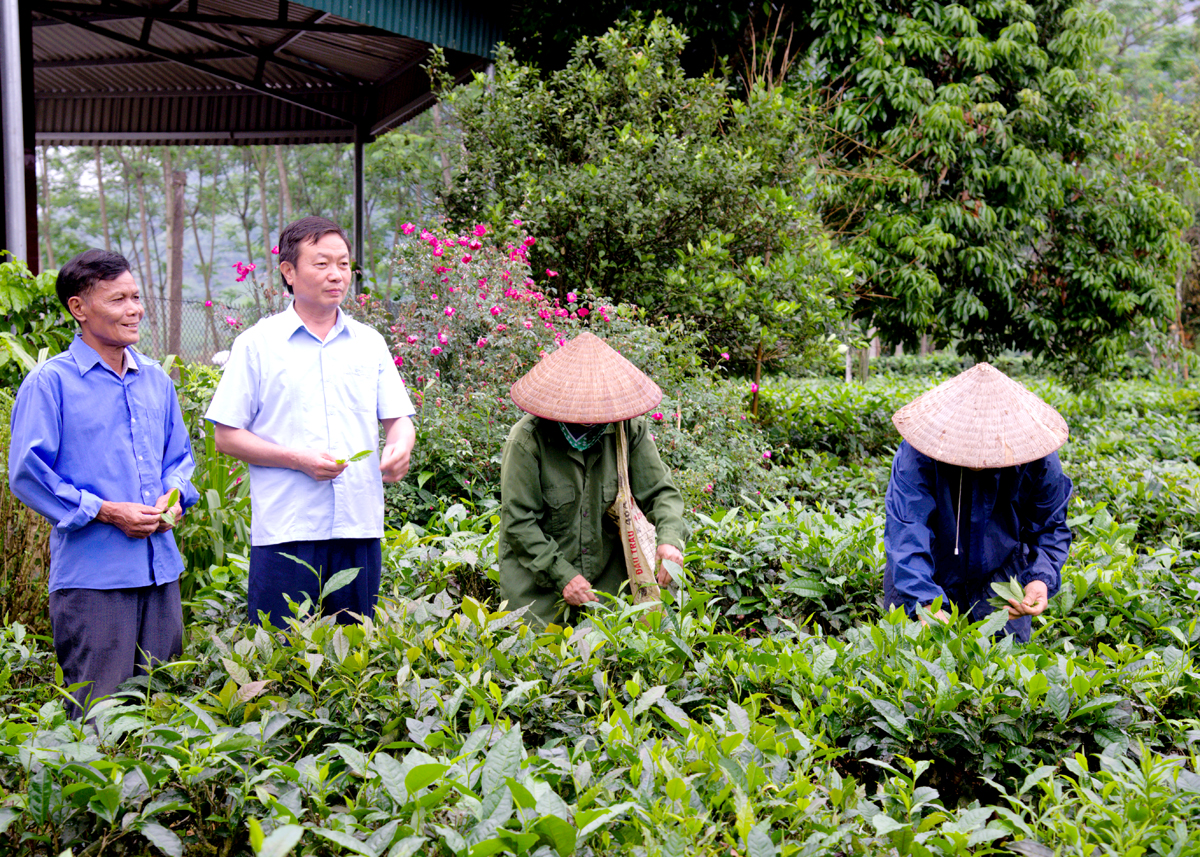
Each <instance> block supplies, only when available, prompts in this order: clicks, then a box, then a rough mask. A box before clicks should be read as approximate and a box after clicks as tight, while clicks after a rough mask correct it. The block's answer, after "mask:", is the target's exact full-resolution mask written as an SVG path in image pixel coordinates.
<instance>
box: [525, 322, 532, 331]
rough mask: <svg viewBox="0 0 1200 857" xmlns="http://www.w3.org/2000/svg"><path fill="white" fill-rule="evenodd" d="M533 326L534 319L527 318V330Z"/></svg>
mask: <svg viewBox="0 0 1200 857" xmlns="http://www.w3.org/2000/svg"><path fill="white" fill-rule="evenodd" d="M532 327H533V322H532V321H530V320H529V319H526V320H525V329H526V330H529V329H530V328H532Z"/></svg>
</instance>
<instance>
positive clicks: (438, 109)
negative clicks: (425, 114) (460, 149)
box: [433, 101, 450, 194]
mask: <svg viewBox="0 0 1200 857" xmlns="http://www.w3.org/2000/svg"><path fill="white" fill-rule="evenodd" d="M433 133H434V136H435V137H436V138H437V141H438V156H439V157H440V158H441V159H442V183H443V184H444V185H445V186H446V193H447V194H449V193H450V155H449V154H447V152H446V141H445V140H443V139H442V105H441V104H439V103H438V102H436V101H435V102H433Z"/></svg>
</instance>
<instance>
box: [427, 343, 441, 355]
mask: <svg viewBox="0 0 1200 857" xmlns="http://www.w3.org/2000/svg"><path fill="white" fill-rule="evenodd" d="M429 353H430V354H432V355H433V356H434V357H437V356H438V355H439V354H441V353H442V346H440V345H435V346H433V348H430V349H429Z"/></svg>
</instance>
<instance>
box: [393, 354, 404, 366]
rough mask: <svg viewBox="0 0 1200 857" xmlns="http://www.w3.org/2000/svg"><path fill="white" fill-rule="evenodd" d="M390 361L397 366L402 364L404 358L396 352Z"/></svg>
mask: <svg viewBox="0 0 1200 857" xmlns="http://www.w3.org/2000/svg"><path fill="white" fill-rule="evenodd" d="M392 362H393V363H395V364H396V365H397V366H403V365H404V358H403V357H401V356H400V355H399V354H397V355H396V359H395V360H393V361H392Z"/></svg>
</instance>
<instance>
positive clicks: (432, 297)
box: [429, 295, 438, 303]
mask: <svg viewBox="0 0 1200 857" xmlns="http://www.w3.org/2000/svg"><path fill="white" fill-rule="evenodd" d="M429 299H430V300H431V301H434V302H435V303H436V302H437V299H438V296H437V295H430V296H429Z"/></svg>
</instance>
